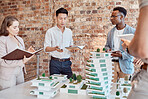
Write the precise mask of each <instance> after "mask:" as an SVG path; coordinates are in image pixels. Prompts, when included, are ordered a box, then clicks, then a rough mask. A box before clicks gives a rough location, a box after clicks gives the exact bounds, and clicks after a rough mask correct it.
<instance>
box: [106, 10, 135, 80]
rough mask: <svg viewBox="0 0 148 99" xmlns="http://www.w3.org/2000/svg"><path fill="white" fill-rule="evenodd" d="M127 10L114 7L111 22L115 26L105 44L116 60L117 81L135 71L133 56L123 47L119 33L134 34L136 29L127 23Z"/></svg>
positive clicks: (115, 75) (115, 77)
mask: <svg viewBox="0 0 148 99" xmlns="http://www.w3.org/2000/svg"><path fill="white" fill-rule="evenodd" d="M126 14H127V11H126V9H125V8H123V7H116V8H114V9H113V12H112V15H111V18H110V20H111V22H112V24H113V25H115V27H113V28H112V29H111V30H110V31H109V33H108V36H107V42H106V45H105V49H106V51H109V50H112V51H113V52H112V54H111V56H112V57H113V61H114V80H113V82H117V80H118V79H119V78H124V77H125V76H126V75H130V74H133V73H134V65H133V63H132V62H133V57H132V56H131V55H129V54H128V53H127V52H125V51H124V50H123V48H122V42H121V40H120V38H119V37H118V35H123V34H134V33H135V29H134V28H132V27H130V26H128V25H127V24H125V22H124V19H125V16H126Z"/></svg>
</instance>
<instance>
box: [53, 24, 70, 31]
mask: <svg viewBox="0 0 148 99" xmlns="http://www.w3.org/2000/svg"><path fill="white" fill-rule="evenodd" d="M55 27H56V29H57V30H59V31H61V30H60V29H59V28H58V26H57V25H56V26H55ZM66 29H67V28H66V26H65V29H64V31H65V30H66Z"/></svg>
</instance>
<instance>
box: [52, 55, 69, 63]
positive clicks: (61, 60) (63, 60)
mask: <svg viewBox="0 0 148 99" xmlns="http://www.w3.org/2000/svg"><path fill="white" fill-rule="evenodd" d="M51 59H53V60H57V61H60V62H65V61H70V58H67V59H60V58H55V57H52V56H51Z"/></svg>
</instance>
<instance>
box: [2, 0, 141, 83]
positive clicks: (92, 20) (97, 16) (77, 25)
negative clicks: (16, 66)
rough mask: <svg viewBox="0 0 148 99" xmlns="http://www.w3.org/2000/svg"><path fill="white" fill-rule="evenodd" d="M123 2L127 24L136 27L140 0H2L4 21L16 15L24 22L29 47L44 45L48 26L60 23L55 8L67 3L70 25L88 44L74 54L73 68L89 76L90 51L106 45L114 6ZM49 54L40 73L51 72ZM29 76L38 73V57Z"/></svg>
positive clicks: (29, 67)
mask: <svg viewBox="0 0 148 99" xmlns="http://www.w3.org/2000/svg"><path fill="white" fill-rule="evenodd" d="M116 6H123V7H125V8H126V9H127V11H128V14H127V17H126V19H125V22H126V24H128V25H130V26H132V27H136V23H137V18H138V14H139V13H138V0H0V24H1V22H2V20H3V19H4V17H5V16H7V15H14V16H16V17H17V18H18V19H19V22H20V33H19V35H20V36H21V37H22V38H23V39H24V42H25V46H26V49H27V48H28V47H29V46H31V45H32V46H33V47H34V48H35V49H39V48H40V47H43V43H44V36H45V33H46V31H47V29H48V28H51V27H52V26H54V25H55V24H56V20H55V11H56V10H57V9H58V8H60V7H64V8H66V9H67V10H68V11H69V22H68V24H67V27H69V28H70V29H71V30H72V31H73V39H74V44H76V45H85V48H84V49H83V50H82V51H79V52H76V53H74V54H72V57H71V59H72V62H73V64H72V70H73V72H74V73H77V74H81V75H82V76H85V73H84V68H85V64H86V60H87V59H88V58H89V52H90V51H96V49H97V48H100V49H101V50H102V48H103V47H104V45H105V42H106V36H107V33H108V31H109V30H110V29H111V28H112V27H113V26H112V24H111V22H110V15H111V12H112V9H113V8H114V7H116ZM48 63H49V57H48V54H46V53H44V52H43V51H42V52H41V53H40V74H42V73H46V75H48V69H49V67H48ZM26 69H27V73H28V74H25V80H26V81H28V80H31V79H33V78H35V77H36V57H34V58H33V59H32V60H31V61H29V62H28V63H27V64H26Z"/></svg>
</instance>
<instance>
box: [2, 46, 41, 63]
mask: <svg viewBox="0 0 148 99" xmlns="http://www.w3.org/2000/svg"><path fill="white" fill-rule="evenodd" d="M41 50H43V48H40V49H39V50H37V51H35V52H33V53H31V52H29V51H26V50H23V49H20V48H17V49H15V50H14V51H12V52H10V53H8V54H7V55H5V56H3V57H2V59H5V60H20V59H23V58H24V56H26V58H29V57H30V56H32V55H33V54H36V53H38V52H40V51H41Z"/></svg>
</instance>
